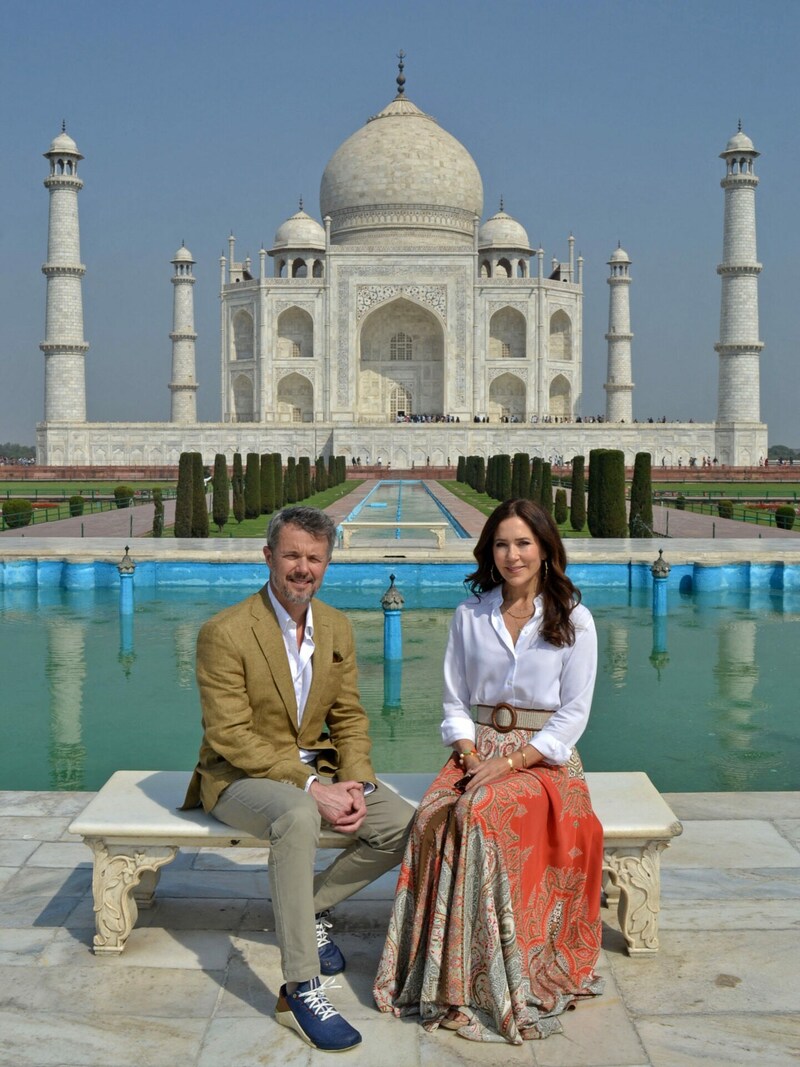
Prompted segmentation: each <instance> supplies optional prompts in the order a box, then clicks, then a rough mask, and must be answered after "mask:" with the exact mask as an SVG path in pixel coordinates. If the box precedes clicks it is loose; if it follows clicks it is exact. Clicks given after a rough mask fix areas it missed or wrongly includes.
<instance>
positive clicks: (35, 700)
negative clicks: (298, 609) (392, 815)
mask: <svg viewBox="0 0 800 1067" xmlns="http://www.w3.org/2000/svg"><path fill="white" fill-rule="evenodd" d="M462 569H463V568H462ZM262 574H263V567H262ZM137 579H138V572H137ZM383 584H385V583H383ZM252 588H253V589H255V588H257V583H254V584H253V586H252ZM382 591H383V585H382V586H381V588H380V589H377V588H372V589H363V588H362V589H361V590H353V589H352V588H347V587H341V586H338V587H337V585H336V584H335V583H332V585H331V587H330V588H329V589H327V591H326V599H327V600H329V602H331V603H334V604H336V605H337V606H339V607H341V608H343V609H346V610H347V613H348V616H349V618H350V619H351V620H352V622H353V625H354V628H355V632H356V640H357V647H358V656H359V668H360V676H361V689H362V698H363V701H364V705H365V707H366V708H367V711H368V713H369V716H370V719H371V722H372V736H373V740H374V745H375V749H374V760H375V764H376V767H377V768H378V770H379V771H380V770H383V771H386V772H389V771H434V770H436V769H437V768H438V767H439V766H440V765H441V763H442V762H443V760H444V757H445V755H446V753H445V751H444V750H443V748H442V747H441V743H440V740H439V732H438V727H439V720H440V697H441V663H442V657H443V652H444V645H445V641H446V637H447V630H448V626H449V622H450V617H451V614H452V609H453V607H454V606H455V604H456V603H458V601H459V600H460V599H461V598H462V597H463V591H462V589H461V588H460V587H459V584H458V583H457V582H453V583H452V585H451V586H450V587H449V588H447V589H441V588H439V589H436V590H435V591H434V590H431V589H422V590H420V589H417V590H412V589H407V590H403V591H404V593H407V594H408V595H407V605H409V606H410V610H406V611H405V612H404V615H403V652H404V661H403V664H402V668H401V675H400V677H399V678H398V677H397V676H394V675H391V674H387V673H386V671H385V668H384V663H383V656H382V643H383V613H382V612H381V611H380V609H379V607H378V604H379V601H380V594H381V592H382ZM246 592H247V591H246V590H243V589H242V588H241V586H239V587H235V588H231V587H223V588H218V589H217V588H211V587H209V586H208V585H203V586H202V587H200V588H190V589H181V590H177V589H176V590H165V589H155V588H150V589H147V588H145V589H137V592H136V598H135V605H136V607H135V612H134V614H133V615H132V616H128V617H125V616H122V617H121V616H120V613H119V596H118V592H117V591H116V590H114V589H106V588H99V589H89V590H84V591H67V590H64V589H60V588H39V589H37V588H20V589H6V590H5V591H0V685H2V690H1V691H2V701H0V723H2V728H3V737H4V742H5V743H4V745H3V747H2V751H0V788H2V789H36V790H46V789H97V788H99V786H100V785H101V784H102V783H103V782H104V781H105V780H106V778H107V777H108V776H109V775H110V774H111V773H112V772H113V771H114V770H117V769H118V768H123V767H129V768H153V769H160V768H175V767H186V768H187V769H189V768H190V767H191V766H193V764H194V761H195V758H196V754H197V747H198V741H199V737H200V713H199V707H198V701H197V694H196V689H195V682H194V645H195V639H196V635H197V631H198V629H199V627H200V625H201V624H202V622H203V621H204V620H205V619H206V618H208V617H209V616H210V615H212V614H213V613H214V612H215V611H217V610H219V609H220V608H222V607H224V606H225V605H227V604H229V603H232V602H233V601H235V600H237V599H239V598H240V597H242V596H244V595H246ZM585 602H586V603H587V605H588V606H589V607H590V608H591V610H592V611H593V613H594V616H595V619H596V622H597V627H598V635H599V645H600V673H599V678H598V683H597V689H596V693H595V700H594V706H593V712H592V718H591V721H590V725H589V729H588V731H587V733H586V735H585V737H584V739H583V741H582V743H581V746H580V749H581V754H582V756H583V759H584V763H585V765H586V766H587V768H588V769H590V770H596V771H611V770H644V771H646V772H647V773H648V774H649V775H650V777H651V778H652V780H653V781H654V783H655V784H656V786H657V787H658V788H659V789H660V790H662V791H705V790H785V789H798V788H800V721H798V717H797V715H796V710H795V709H796V699H795V693H794V690H795V686H794V685H793V684H792V678H794V677H795V675H796V670H795V667H794V663H795V661H796V650H797V648H798V647H800V594H797V593H794V592H784V593H781V592H777V593H770V592H769V591H752V592H749V591H743V592H724V591H723V592H716V593H714V594H702V593H701V594H695V595H683V594H681V593H679V592H678V591H672V592H670V598H669V615H668V617H667V619H666V620H656V622H655V623H654V621H653V618H652V614H651V610H650V592H649V590H647V589H633V590H629V589H627V588H615V589H611V588H602V587H595V588H589V587H587V588H586V589H585ZM121 619H122V620H123V621H122V622H121ZM398 689H399V699H398V696H397V691H398Z"/></svg>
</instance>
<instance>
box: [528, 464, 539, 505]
mask: <svg viewBox="0 0 800 1067" xmlns="http://www.w3.org/2000/svg"><path fill="white" fill-rule="evenodd" d="M528 499H529V500H533V501H534V503H536V504H538V503H539V502H540V501H541V499H542V457H541V456H534V457H533V459H532V460H531V481H530V487H529V489H528Z"/></svg>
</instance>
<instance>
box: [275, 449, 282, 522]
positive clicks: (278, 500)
mask: <svg viewBox="0 0 800 1067" xmlns="http://www.w3.org/2000/svg"><path fill="white" fill-rule="evenodd" d="M272 462H273V464H274V470H273V472H272V474H273V482H274V490H273V491H274V494H275V507H276V509H277V508H280V507H281V506H282V504H283V459H282V458H281V454H280V452H273V453H272Z"/></svg>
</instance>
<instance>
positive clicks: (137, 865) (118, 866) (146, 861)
mask: <svg viewBox="0 0 800 1067" xmlns="http://www.w3.org/2000/svg"><path fill="white" fill-rule="evenodd" d="M85 841H86V844H87V845H88V846H89V848H91V850H92V852H94V870H93V872H92V895H93V897H94V914H95V926H96V930H97V932H96V934H95V935H94V954H95V955H96V956H103V955H107V956H118V955H119V954H120V952H122V950H123V949H124V948H125V942H126V941H127V940H128V937H129V936H130V932H131V930H132V929H133V928H134V926H135V925H136V919H137V917H138V914H139V910H138V907H137V904H136V899H135V895H134V889H135V888H136V887H138V886H139V884H140V881H141V879H142V876H143V875H147V874H148V873H150V872H152V873H153V874H155V875H156V878H155V879H148V882H149V887H151V897H152V890H155V880H157V877H158V876H157V873H156V872H157V871H158V868H159V867H163V866H164V864H165V863H169V862H170V860H174V859H175V856H176V855H177V853H178V848H177V845H168V846H164V847H161V846H153V845H138V846H137V845H107V844H106V842H105V840H104V839H103V838H99V837H91V838H85ZM149 887H148V885H145V887H144V890H145V892H147V890H148V888H149Z"/></svg>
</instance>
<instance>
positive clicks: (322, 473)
mask: <svg viewBox="0 0 800 1067" xmlns="http://www.w3.org/2000/svg"><path fill="white" fill-rule="evenodd" d="M314 470H315V479H316V489H317V492H318V493H324V492H325V490H326V489H327V488H328V472H327V470H326V469H325V460H324V459H323V458H322V456H317V461H316V463H315V464H314Z"/></svg>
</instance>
